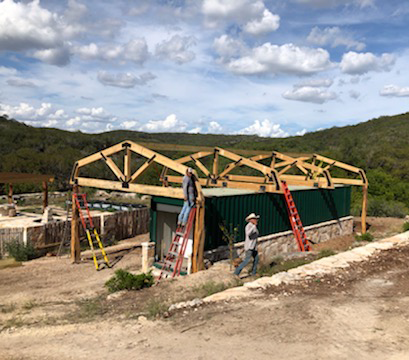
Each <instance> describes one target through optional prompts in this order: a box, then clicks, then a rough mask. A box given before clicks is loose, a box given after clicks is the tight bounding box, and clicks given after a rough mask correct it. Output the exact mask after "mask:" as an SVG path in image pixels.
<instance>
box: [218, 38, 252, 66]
mask: <svg viewBox="0 0 409 360" xmlns="http://www.w3.org/2000/svg"><path fill="white" fill-rule="evenodd" d="M213 47H214V49H215V50H216V52H217V54H218V55H220V58H221V60H222V61H223V62H224V61H227V60H229V59H231V58H233V57H236V56H241V55H243V54H244V53H245V52H247V47H246V45H244V44H243V43H242V42H241V41H240V40H237V39H233V38H232V37H230V36H228V35H226V34H224V35H222V36H220V37H218V38H216V39H214V42H213Z"/></svg>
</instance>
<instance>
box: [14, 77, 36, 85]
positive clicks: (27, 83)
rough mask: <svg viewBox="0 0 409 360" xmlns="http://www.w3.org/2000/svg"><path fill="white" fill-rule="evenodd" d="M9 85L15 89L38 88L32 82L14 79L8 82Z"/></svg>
mask: <svg viewBox="0 0 409 360" xmlns="http://www.w3.org/2000/svg"><path fill="white" fill-rule="evenodd" d="M7 84H8V85H10V86H15V87H36V84H34V83H33V82H32V81H30V80H27V79H22V78H12V79H8V80H7Z"/></svg>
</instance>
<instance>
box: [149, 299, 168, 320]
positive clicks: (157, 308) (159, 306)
mask: <svg viewBox="0 0 409 360" xmlns="http://www.w3.org/2000/svg"><path fill="white" fill-rule="evenodd" d="M167 309H168V305H166V304H165V303H164V302H162V301H160V300H157V299H151V300H150V301H149V302H148V303H147V305H146V312H147V313H148V316H149V317H150V318H155V317H157V316H158V315H162V314H163V313H164V312H165V311H166V310H167Z"/></svg>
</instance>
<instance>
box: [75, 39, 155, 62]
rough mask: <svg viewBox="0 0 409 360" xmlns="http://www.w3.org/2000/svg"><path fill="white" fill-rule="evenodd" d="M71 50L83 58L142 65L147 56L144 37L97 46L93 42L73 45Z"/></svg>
mask: <svg viewBox="0 0 409 360" xmlns="http://www.w3.org/2000/svg"><path fill="white" fill-rule="evenodd" d="M72 51H73V52H74V53H75V54H77V55H79V56H80V57H81V58H82V59H84V60H102V61H110V62H115V61H119V62H120V63H122V64H124V63H127V62H133V63H136V64H138V65H142V64H143V63H144V62H145V61H146V60H147V59H148V57H149V52H148V45H147V44H146V40H145V39H144V38H134V39H132V40H130V41H129V42H127V43H126V44H104V45H102V46H98V45H97V44H95V43H90V44H88V45H82V46H75V47H73V49H72Z"/></svg>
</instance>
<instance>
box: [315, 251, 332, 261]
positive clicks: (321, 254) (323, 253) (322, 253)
mask: <svg viewBox="0 0 409 360" xmlns="http://www.w3.org/2000/svg"><path fill="white" fill-rule="evenodd" d="M332 255H335V251H334V250H331V249H324V250H321V251H320V252H319V253H318V255H317V259H322V258H325V257H328V256H332Z"/></svg>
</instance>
